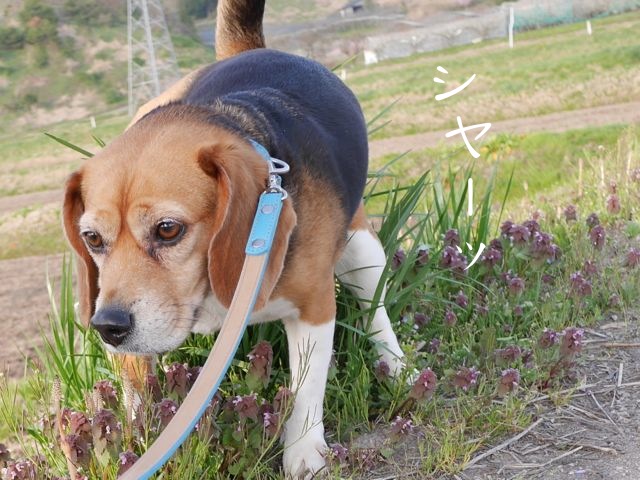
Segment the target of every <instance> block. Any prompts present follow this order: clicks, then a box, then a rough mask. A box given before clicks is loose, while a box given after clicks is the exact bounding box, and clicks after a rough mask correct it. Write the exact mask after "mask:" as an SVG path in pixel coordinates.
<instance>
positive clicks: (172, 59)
mask: <svg viewBox="0 0 640 480" xmlns="http://www.w3.org/2000/svg"><path fill="white" fill-rule="evenodd" d="M127 32H128V38H129V76H128V86H129V116H132V115H133V114H134V113H135V112H136V110H137V108H138V107H139V106H140V105H142V104H144V103H145V102H147V101H148V100H150V99H151V98H153V97H156V96H158V95H160V93H162V91H163V90H164V89H165V88H167V87H168V86H169V85H171V84H172V83H173V82H174V81H176V80H177V79H178V77H179V72H178V62H177V61H176V53H175V51H174V49H173V43H171V36H170V35H169V29H168V28H167V22H166V20H165V17H164V12H163V11H162V5H161V4H160V0H127Z"/></svg>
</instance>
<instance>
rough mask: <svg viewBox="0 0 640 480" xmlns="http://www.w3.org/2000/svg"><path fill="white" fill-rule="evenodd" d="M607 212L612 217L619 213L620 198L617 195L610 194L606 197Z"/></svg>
mask: <svg viewBox="0 0 640 480" xmlns="http://www.w3.org/2000/svg"><path fill="white" fill-rule="evenodd" d="M606 205H607V212H609V213H610V214H612V215H615V214H618V213H620V197H618V195H617V194H615V193H612V194H611V195H609V196H608V197H607V203H606Z"/></svg>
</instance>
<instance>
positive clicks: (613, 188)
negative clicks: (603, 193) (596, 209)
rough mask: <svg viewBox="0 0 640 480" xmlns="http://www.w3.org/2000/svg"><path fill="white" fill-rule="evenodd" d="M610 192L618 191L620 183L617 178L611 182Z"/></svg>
mask: <svg viewBox="0 0 640 480" xmlns="http://www.w3.org/2000/svg"><path fill="white" fill-rule="evenodd" d="M609 193H618V183H617V182H616V181H615V180H611V181H610V182H609Z"/></svg>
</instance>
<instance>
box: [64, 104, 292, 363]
mask: <svg viewBox="0 0 640 480" xmlns="http://www.w3.org/2000/svg"><path fill="white" fill-rule="evenodd" d="M266 178H267V165H266V162H265V161H264V160H263V159H262V158H261V157H260V156H259V155H258V153H257V152H256V151H255V150H254V149H253V147H252V146H251V145H250V144H249V143H248V142H246V141H245V140H243V139H241V138H240V137H238V136H236V135H234V134H232V133H229V132H227V131H225V130H222V129H220V128H216V127H213V126H211V125H207V124H206V123H203V122H198V121H193V120H190V119H189V117H188V116H184V115H168V114H166V115H163V114H154V115H151V116H149V117H147V118H145V119H143V120H141V121H140V122H138V123H137V124H136V125H134V126H133V127H131V128H130V129H129V130H128V131H127V132H125V133H124V134H123V135H122V136H121V137H119V138H118V139H116V140H115V141H114V142H113V143H112V144H110V145H109V146H108V147H106V148H105V149H104V150H103V151H101V152H100V153H99V154H98V155H96V156H95V157H93V158H92V159H90V160H87V162H86V164H85V165H83V167H82V168H81V169H80V170H79V171H77V172H76V173H74V174H72V175H71V177H70V179H69V181H68V183H67V188H66V193H65V199H64V209H63V216H64V228H65V232H66V235H67V238H68V240H69V243H70V244H71V246H72V247H73V249H74V250H75V252H76V253H77V256H78V261H77V263H78V265H77V268H78V292H79V297H80V298H79V302H80V315H81V317H82V318H83V320H84V322H85V323H89V321H90V322H91V324H92V326H94V327H95V328H96V329H97V330H98V331H99V333H100V335H101V336H102V338H103V340H104V341H105V343H106V344H107V348H108V349H109V350H111V351H113V352H118V353H125V352H128V353H160V352H164V351H168V350H171V349H174V348H176V347H177V346H179V345H180V344H181V343H182V342H183V341H184V339H185V338H186V337H187V335H188V334H189V333H190V332H191V331H192V330H194V329H197V326H198V323H199V322H200V321H202V320H203V318H204V316H205V315H208V314H210V312H207V311H205V310H204V309H203V302H204V300H205V298H206V297H207V295H209V294H210V293H211V292H212V293H213V294H214V295H215V297H216V298H217V300H218V302H219V303H220V304H222V305H223V306H225V307H228V306H229V304H230V303H231V299H232V296H233V293H234V290H235V287H236V284H237V281H238V278H239V275H240V271H241V269H242V264H243V261H244V256H245V254H244V244H245V243H246V240H247V238H248V236H249V230H250V228H251V223H252V220H253V216H254V214H255V208H256V205H257V201H258V197H259V195H260V193H261V192H262V190H264V187H265V182H266ZM295 223H296V218H295V213H294V212H293V208H292V206H291V203H290V200H287V201H285V205H284V208H283V211H282V214H281V219H280V223H279V226H278V230H277V233H276V239H275V241H274V246H273V250H272V252H271V258H270V261H269V265H268V268H267V273H266V275H265V279H264V283H263V286H262V289H261V291H260V293H259V296H258V300H257V302H256V309H259V308H260V307H261V306H263V305H264V304H265V303H266V301H267V300H268V299H269V297H270V296H271V294H272V292H273V289H274V287H275V285H276V283H277V281H278V278H279V276H280V274H281V272H282V268H283V265H284V258H285V254H286V251H287V246H288V242H289V236H290V234H291V231H292V229H293V228H294V226H295Z"/></svg>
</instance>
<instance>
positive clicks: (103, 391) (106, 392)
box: [93, 380, 118, 408]
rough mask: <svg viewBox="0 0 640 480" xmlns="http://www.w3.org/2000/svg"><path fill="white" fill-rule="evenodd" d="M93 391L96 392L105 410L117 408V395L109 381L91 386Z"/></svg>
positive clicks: (102, 381)
mask: <svg viewBox="0 0 640 480" xmlns="http://www.w3.org/2000/svg"><path fill="white" fill-rule="evenodd" d="M93 391H94V392H97V393H98V394H99V395H100V398H101V399H102V402H103V403H104V405H105V407H106V408H116V407H117V406H118V395H117V393H116V389H115V387H114V386H113V383H111V382H110V381H109V380H100V381H99V382H96V383H95V385H94V386H93Z"/></svg>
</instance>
